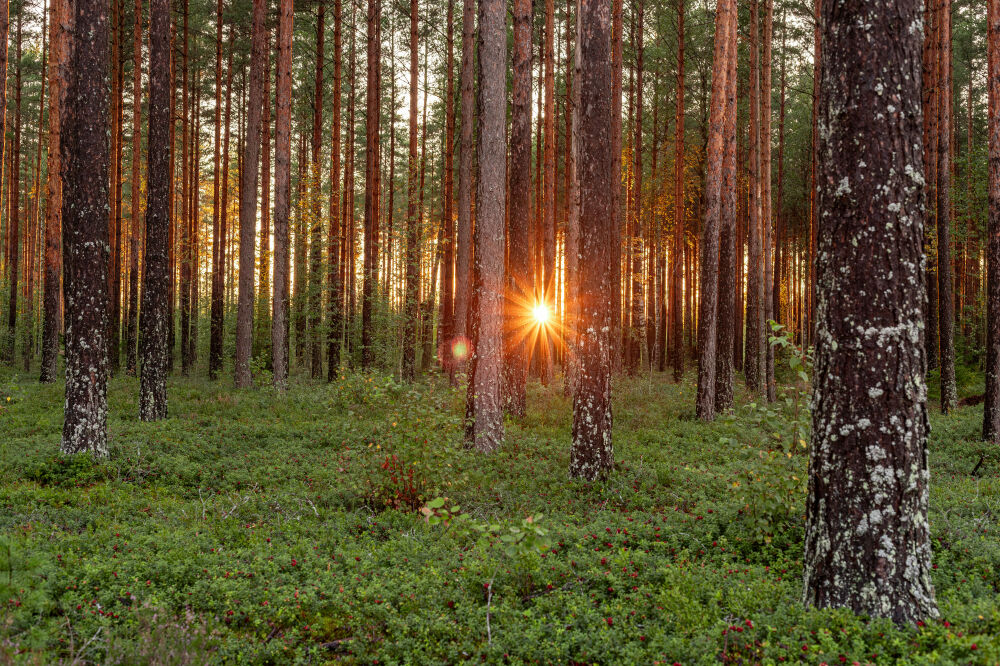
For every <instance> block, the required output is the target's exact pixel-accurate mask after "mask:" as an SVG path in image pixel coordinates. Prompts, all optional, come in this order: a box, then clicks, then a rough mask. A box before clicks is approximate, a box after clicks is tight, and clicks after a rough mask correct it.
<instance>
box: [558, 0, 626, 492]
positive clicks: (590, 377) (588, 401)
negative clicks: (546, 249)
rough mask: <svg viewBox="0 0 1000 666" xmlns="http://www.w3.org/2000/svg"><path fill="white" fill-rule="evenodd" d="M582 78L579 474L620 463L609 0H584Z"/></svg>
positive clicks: (576, 395) (572, 466) (592, 474)
mask: <svg viewBox="0 0 1000 666" xmlns="http://www.w3.org/2000/svg"><path fill="white" fill-rule="evenodd" d="M577 7H578V9H577V45H576V72H577V74H578V76H577V78H576V81H577V84H578V87H579V99H580V104H579V106H578V107H577V109H578V114H577V117H578V120H577V128H578V134H577V137H576V138H577V139H578V142H577V154H578V155H579V159H578V160H577V161H576V165H577V178H578V181H579V192H580V243H579V253H580V270H579V279H578V290H579V326H578V329H577V332H578V336H579V337H578V350H579V357H578V364H577V376H576V382H575V386H574V392H573V444H572V448H571V449H570V463H569V473H570V476H571V477H574V478H580V479H585V480H588V481H593V480H596V479H602V478H606V477H607V476H608V474H610V473H611V468H612V466H613V464H614V448H613V444H612V439H611V427H612V412H611V344H612V343H611V334H612V319H613V317H614V311H613V309H612V308H611V307H610V306H611V302H612V300H613V299H616V298H618V295H617V294H616V293H614V291H613V286H614V275H613V272H612V271H609V270H607V268H608V266H609V265H611V264H613V263H614V262H616V261H617V260H618V245H617V238H616V237H615V227H614V218H613V216H612V210H611V208H612V206H613V205H614V203H615V197H613V196H608V192H611V191H614V190H615V189H617V188H618V187H619V186H620V183H619V182H618V181H616V180H615V178H616V174H615V171H614V161H613V159H612V158H613V154H612V153H613V150H614V145H615V144H614V138H613V137H612V136H610V135H611V134H613V132H614V122H613V121H612V115H613V103H612V100H611V99H610V98H609V96H608V93H607V91H608V89H609V88H610V87H611V83H612V79H613V71H612V70H613V65H612V63H611V58H610V55H611V54H610V53H609V47H610V46H611V13H610V11H609V9H610V8H609V7H608V3H606V2H600V1H595V0H580V2H579V4H578V5H577Z"/></svg>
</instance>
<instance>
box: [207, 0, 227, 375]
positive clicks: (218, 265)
mask: <svg viewBox="0 0 1000 666" xmlns="http://www.w3.org/2000/svg"><path fill="white" fill-rule="evenodd" d="M213 125H214V129H215V142H214V144H213V146H212V315H211V316H212V322H211V326H210V329H209V348H208V376H209V378H210V379H215V378H216V377H217V376H218V374H219V370H220V369H221V368H222V327H223V318H224V313H223V297H224V293H223V292H224V290H225V279H226V270H225V262H226V232H225V228H224V227H223V228H220V222H221V211H220V206H221V204H222V189H223V188H228V187H229V183H227V182H225V181H220V177H221V176H220V172H219V158H220V155H221V154H222V0H217V2H216V9H215V122H214V123H213ZM227 138H228V137H227Z"/></svg>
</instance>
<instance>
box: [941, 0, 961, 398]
mask: <svg viewBox="0 0 1000 666" xmlns="http://www.w3.org/2000/svg"><path fill="white" fill-rule="evenodd" d="M937 11H938V12H939V19H938V37H939V38H940V40H941V46H940V49H939V51H938V62H939V67H940V72H939V75H938V77H939V78H938V86H937V94H938V95H939V96H940V99H939V100H938V104H937V111H938V114H939V116H938V150H937V277H938V298H939V299H940V303H941V304H940V307H939V311H938V324H939V325H940V327H941V336H940V339H941V349H940V351H941V362H940V366H941V411H942V412H944V413H945V414H947V413H948V412H950V411H951V410H952V409H954V408H955V407H957V406H958V389H957V387H956V385H955V283H954V281H953V278H952V267H951V134H952V132H953V131H954V130H953V128H952V94H951V0H942V2H941V3H940V5H938V10H937Z"/></svg>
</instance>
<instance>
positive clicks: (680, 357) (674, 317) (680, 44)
mask: <svg viewBox="0 0 1000 666" xmlns="http://www.w3.org/2000/svg"><path fill="white" fill-rule="evenodd" d="M676 94H677V108H676V114H677V115H676V119H675V122H676V123H677V125H676V127H675V128H674V131H675V132H676V134H675V135H674V241H673V243H672V245H671V248H670V364H671V366H673V369H674V381H676V382H679V381H680V380H681V377H683V376H684V339H683V336H684V321H683V317H682V316H681V315H682V310H683V304H682V302H681V287H682V282H683V267H684V260H683V256H684V217H685V216H684V0H677V92H676Z"/></svg>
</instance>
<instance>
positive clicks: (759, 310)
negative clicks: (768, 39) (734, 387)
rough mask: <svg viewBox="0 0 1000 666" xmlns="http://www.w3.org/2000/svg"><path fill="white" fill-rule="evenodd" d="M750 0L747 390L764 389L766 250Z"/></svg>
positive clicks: (755, 25)
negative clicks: (764, 243)
mask: <svg viewBox="0 0 1000 666" xmlns="http://www.w3.org/2000/svg"><path fill="white" fill-rule="evenodd" d="M759 4H760V3H759V0H750V41H749V47H750V145H749V149H750V183H749V186H750V197H749V204H748V205H749V213H750V214H749V219H748V227H747V315H746V316H747V319H746V352H745V360H744V362H743V373H744V379H745V380H746V385H747V388H748V389H750V391H751V392H753V393H760V391H761V389H762V388H764V386H763V381H764V373H765V369H764V346H765V342H764V247H763V233H762V232H763V219H762V211H761V163H760V157H761V155H760V152H761V138H760V125H761V123H760V117H761V114H760V111H761V108H760V107H761V104H760V29H759V24H760V11H759Z"/></svg>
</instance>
